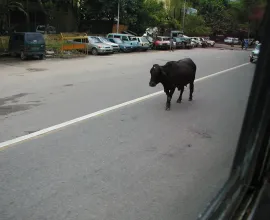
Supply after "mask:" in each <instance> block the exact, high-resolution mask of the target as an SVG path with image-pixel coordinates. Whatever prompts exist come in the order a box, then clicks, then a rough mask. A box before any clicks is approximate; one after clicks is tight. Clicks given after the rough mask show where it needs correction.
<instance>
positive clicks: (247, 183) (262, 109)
mask: <svg viewBox="0 0 270 220" xmlns="http://www.w3.org/2000/svg"><path fill="white" fill-rule="evenodd" d="M262 27H264V30H263V32H264V33H263V37H262V44H261V49H260V55H259V58H258V61H257V65H256V70H255V74H254V77H253V82H252V86H251V90H250V94H249V100H248V105H247V108H246V112H245V116H244V121H243V124H242V129H241V133H240V136H239V140H238V144H237V149H236V153H235V156H234V161H233V164H232V168H231V173H230V176H229V178H228V180H227V182H226V183H225V185H224V187H223V188H222V189H221V190H220V192H219V193H218V194H217V196H216V197H215V198H214V199H213V200H212V201H211V202H210V203H209V205H208V207H207V208H206V209H205V211H204V212H203V213H202V214H200V215H199V218H198V220H216V219H232V218H233V217H235V216H234V214H235V213H236V211H237V209H238V208H241V202H242V201H244V199H246V198H249V197H250V196H251V195H253V194H252V193H251V192H252V191H253V192H254V191H255V190H258V187H259V186H261V185H262V183H263V182H264V175H263V172H264V173H266V172H269V171H270V170H267V169H270V167H269V166H270V154H269V153H266V152H269V151H270V145H269V142H270V138H269V136H270V135H269V131H270V115H269V112H270V84H269V81H270V74H269V73H268V70H269V69H270V56H269V54H270V42H269V39H270V28H269V27H270V4H268V5H267V9H266V11H265V13H264V18H263V21H262ZM263 161H266V162H263ZM265 164H266V165H265ZM267 165H268V166H267ZM262 169H263V170H262ZM256 171H257V172H256ZM266 181H267V180H266ZM233 219H235V218H233ZM249 219H251V218H249Z"/></svg>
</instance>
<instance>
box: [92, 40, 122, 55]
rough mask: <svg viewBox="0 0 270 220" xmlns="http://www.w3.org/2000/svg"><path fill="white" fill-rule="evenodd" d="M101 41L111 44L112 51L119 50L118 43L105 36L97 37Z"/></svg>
mask: <svg viewBox="0 0 270 220" xmlns="http://www.w3.org/2000/svg"><path fill="white" fill-rule="evenodd" d="M97 38H98V39H99V40H100V41H101V42H102V43H104V44H108V45H111V46H112V48H113V52H119V51H120V47H119V45H118V44H115V43H113V42H111V41H109V40H108V39H107V38H105V37H97Z"/></svg>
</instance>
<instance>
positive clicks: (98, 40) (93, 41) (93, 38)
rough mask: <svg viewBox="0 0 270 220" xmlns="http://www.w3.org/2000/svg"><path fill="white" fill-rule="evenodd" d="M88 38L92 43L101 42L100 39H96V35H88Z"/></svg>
mask: <svg viewBox="0 0 270 220" xmlns="http://www.w3.org/2000/svg"><path fill="white" fill-rule="evenodd" d="M90 40H91V42H92V43H102V42H101V40H100V39H98V38H97V37H90Z"/></svg>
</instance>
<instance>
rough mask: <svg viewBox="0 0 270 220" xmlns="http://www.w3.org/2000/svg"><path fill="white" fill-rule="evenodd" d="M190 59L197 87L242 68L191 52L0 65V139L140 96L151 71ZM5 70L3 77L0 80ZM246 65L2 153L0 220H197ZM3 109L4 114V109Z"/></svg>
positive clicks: (229, 131)
mask: <svg viewBox="0 0 270 220" xmlns="http://www.w3.org/2000/svg"><path fill="white" fill-rule="evenodd" d="M183 57H191V58H192V59H193V60H194V61H195V62H196V64H197V66H198V71H197V78H201V77H204V76H207V75H210V74H213V73H216V72H219V71H222V70H226V69H229V68H232V67H235V66H238V65H241V64H243V63H246V62H247V60H248V53H247V52H245V51H221V50H214V49H211V50H203V49H198V50H190V51H184V50H182V51H177V52H160V53H146V54H141V53H140V54H129V55H117V56H102V57H89V58H86V59H79V60H69V61H38V62H25V63H22V64H18V65H16V66H14V64H10V65H6V64H5V65H3V64H1V65H2V66H1V73H0V75H1V77H2V79H3V80H1V82H0V94H1V99H0V112H1V115H0V120H1V123H0V131H1V135H0V140H1V141H6V140H8V139H12V138H14V137H17V136H21V135H25V134H27V133H31V132H33V131H36V130H39V129H42V128H46V127H48V126H51V125H55V124H58V123H61V122H64V121H67V120H70V119H73V118H75V117H79V116H82V115H85V114H89V113H91V112H94V111H97V110H100V109H104V108H107V107H109V106H112V105H116V104H119V103H122V102H126V101H129V100H131V99H134V98H138V97H140V96H144V95H147V94H150V93H153V92H155V91H159V90H160V89H161V87H158V88H155V89H153V88H150V87H148V82H149V78H150V75H149V69H150V68H151V66H152V65H153V64H154V63H160V64H163V63H165V62H166V61H167V60H178V59H181V58H183ZM2 70H4V71H2ZM253 72H254V65H252V64H250V65H245V66H242V67H240V68H237V69H233V70H230V71H227V72H224V73H223V74H220V75H216V76H214V77H212V78H206V79H205V80H202V81H200V82H197V83H196V84H195V93H194V101H193V102H188V101H187V99H188V92H187V91H185V92H184V95H183V102H182V103H181V104H177V103H176V99H177V96H178V93H177V94H175V96H174V98H173V102H172V109H171V111H170V112H167V111H165V110H164V106H165V100H166V98H165V95H158V96H154V97H152V98H149V99H146V100H144V101H142V102H138V103H135V104H132V105H127V106H125V107H122V108H119V109H117V110H114V111H110V112H108V113H105V114H102V115H99V116H97V117H93V118H91V119H89V120H85V121H83V122H80V123H77V124H74V125H71V126H68V127H66V128H63V129H60V130H57V131H54V132H51V133H48V134H46V135H43V136H39V137H36V138H34V139H31V140H27V141H24V142H22V143H19V144H16V145H11V146H9V147H6V148H3V149H2V150H0V219H1V220H2V219H3V220H7V219H12V220H24V219H27V220H39V219H40V220H43V219H57V220H69V219H70V220H74V219H79V220H89V219H98V220H102V219H104V220H105V219H106V220H107V219H110V220H114V219H115V220H127V219H130V220H137V219H143V220H148V219H149V220H150V219H151V220H152V219H153V220H159V219H160V220H164V219H166V220H174V219H177V220H179V219H185V220H189V219H190V220H191V219H196V217H197V215H198V214H199V213H200V212H201V211H202V210H203V209H204V208H205V206H206V204H207V202H208V201H209V200H211V199H212V198H213V196H214V195H215V194H216V193H217V191H218V190H219V189H220V187H221V186H222V185H223V184H224V182H225V180H226V178H227V177H228V173H229V170H230V166H231V163H232V160H233V155H234V152H235V147H236V143H237V139H238V136H239V132H240V129H241V124H242V121H243V116H244V112H245V108H246V103H247V99H248V95H249V91H250V86H251V82H252V76H253ZM7 106H8V107H7Z"/></svg>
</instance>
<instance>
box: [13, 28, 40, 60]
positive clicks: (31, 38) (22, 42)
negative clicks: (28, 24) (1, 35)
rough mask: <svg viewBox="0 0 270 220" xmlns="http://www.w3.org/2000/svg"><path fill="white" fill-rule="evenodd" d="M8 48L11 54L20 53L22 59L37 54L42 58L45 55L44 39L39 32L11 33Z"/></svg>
mask: <svg viewBox="0 0 270 220" xmlns="http://www.w3.org/2000/svg"><path fill="white" fill-rule="evenodd" d="M8 50H9V53H10V54H11V55H15V56H16V55H20V57H21V59H22V60H25V59H27V58H28V57H34V56H38V57H39V59H41V60H42V59H43V58H44V57H45V40H44V37H43V35H42V34H41V33H36V32H22V33H19V32H17V33H12V34H11V35H10V38H9V46H8Z"/></svg>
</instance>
